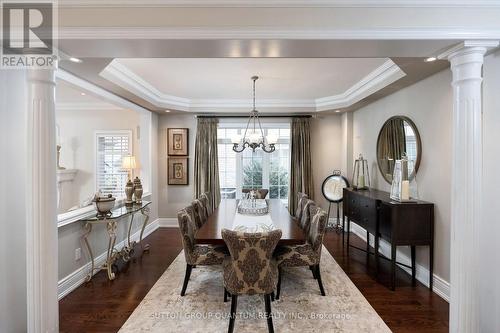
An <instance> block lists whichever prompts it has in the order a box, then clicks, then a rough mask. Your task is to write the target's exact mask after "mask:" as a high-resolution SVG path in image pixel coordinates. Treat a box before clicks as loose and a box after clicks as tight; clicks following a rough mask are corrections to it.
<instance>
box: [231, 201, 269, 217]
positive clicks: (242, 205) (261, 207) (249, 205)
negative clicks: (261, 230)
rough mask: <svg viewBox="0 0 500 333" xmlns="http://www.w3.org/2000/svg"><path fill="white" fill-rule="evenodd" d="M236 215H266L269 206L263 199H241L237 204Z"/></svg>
mask: <svg viewBox="0 0 500 333" xmlns="http://www.w3.org/2000/svg"><path fill="white" fill-rule="evenodd" d="M238 213H239V214H245V215H266V214H267V213H269V206H268V204H267V201H266V200H265V199H242V200H240V202H239V204H238Z"/></svg>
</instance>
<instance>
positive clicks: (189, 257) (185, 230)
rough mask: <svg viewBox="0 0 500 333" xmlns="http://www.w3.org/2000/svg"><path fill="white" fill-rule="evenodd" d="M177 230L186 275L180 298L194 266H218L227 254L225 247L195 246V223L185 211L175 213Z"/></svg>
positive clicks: (183, 293) (184, 292) (184, 291)
mask: <svg viewBox="0 0 500 333" xmlns="http://www.w3.org/2000/svg"><path fill="white" fill-rule="evenodd" d="M177 220H178V222H179V229H180V231H181V235H182V247H183V248H184V257H185V258H186V275H185V276H184V284H183V285H182V290H181V296H184V295H185V294H186V289H187V285H188V282H189V278H190V276H191V271H192V269H193V267H194V266H198V265H201V266H206V265H220V264H222V262H223V260H224V257H225V256H226V254H227V249H226V247H225V246H211V245H198V244H195V238H194V236H195V228H196V226H195V223H194V221H193V219H192V217H191V216H190V214H189V213H188V212H187V211H186V209H181V210H180V211H179V212H178V213H177Z"/></svg>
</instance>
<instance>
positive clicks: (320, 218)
mask: <svg viewBox="0 0 500 333" xmlns="http://www.w3.org/2000/svg"><path fill="white" fill-rule="evenodd" d="M310 210H311V225H310V228H309V232H308V234H307V238H306V243H305V244H301V245H295V246H282V247H279V248H277V249H276V252H275V257H276V261H277V262H278V272H279V273H278V286H277V291H276V299H279V297H280V292H281V275H282V269H283V267H300V266H309V267H310V268H311V270H312V271H313V276H314V278H315V279H316V280H318V285H319V290H320V292H321V295H322V296H325V295H326V294H325V289H324V288H323V282H322V281H321V273H320V268H319V263H320V259H321V248H322V247H323V236H324V235H325V231H326V224H327V221H326V219H327V214H326V212H325V211H324V210H322V209H321V208H319V207H314V206H313V207H310Z"/></svg>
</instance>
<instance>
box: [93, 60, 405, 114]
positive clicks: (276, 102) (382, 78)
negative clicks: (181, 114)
mask: <svg viewBox="0 0 500 333" xmlns="http://www.w3.org/2000/svg"><path fill="white" fill-rule="evenodd" d="M100 75H101V76H102V77H104V78H105V79H107V80H109V81H111V82H112V83H114V84H116V85H118V86H120V87H121V88H123V89H126V90H128V91H129V92H131V93H133V94H135V95H137V96H139V97H141V98H143V99H144V100H146V101H148V102H149V103H151V104H153V105H156V106H157V107H160V108H166V109H168V108H174V109H177V110H181V111H188V112H212V111H219V112H224V110H232V111H234V110H236V109H244V110H248V109H249V108H251V106H252V100H251V99H189V98H183V97H177V96H172V95H167V94H164V93H162V92H161V91H159V90H158V89H157V88H156V87H154V86H153V85H152V84H150V83H149V82H147V81H145V80H144V79H143V78H141V77H140V76H139V75H137V74H136V73H134V72H132V71H131V70H130V69H128V68H127V67H126V66H125V65H123V64H120V63H119V62H117V61H116V60H114V61H112V62H111V63H110V64H109V65H108V66H107V67H106V68H105V69H104V70H103V71H102V72H101V73H100ZM405 75H406V73H405V72H403V71H402V70H401V68H399V66H398V65H396V64H395V63H394V62H393V61H392V60H390V59H388V60H387V61H385V62H384V63H383V64H382V65H381V66H379V67H377V68H376V69H374V70H373V71H372V72H370V73H369V74H368V75H366V76H365V77H363V78H362V79H361V80H360V81H359V82H357V83H355V84H354V85H353V86H351V87H350V88H349V89H347V90H346V91H345V92H343V93H342V94H339V95H334V96H328V97H323V98H318V99H261V100H259V101H258V103H257V108H259V109H274V110H279V109H295V110H299V111H301V112H303V111H313V112H319V111H328V110H332V109H339V108H345V107H349V106H351V105H353V104H355V103H357V102H359V101H360V100H362V99H363V98H365V97H367V96H369V95H371V94H373V93H375V92H376V91H378V90H380V89H382V88H384V87H386V86H388V85H389V84H391V83H393V82H395V81H397V80H399V79H400V78H402V77H404V76H405Z"/></svg>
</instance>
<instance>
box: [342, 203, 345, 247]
mask: <svg viewBox="0 0 500 333" xmlns="http://www.w3.org/2000/svg"><path fill="white" fill-rule="evenodd" d="M344 234H345V215H344V212H343V211H342V246H344Z"/></svg>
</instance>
